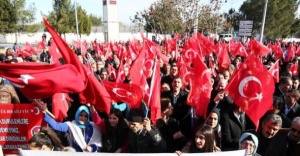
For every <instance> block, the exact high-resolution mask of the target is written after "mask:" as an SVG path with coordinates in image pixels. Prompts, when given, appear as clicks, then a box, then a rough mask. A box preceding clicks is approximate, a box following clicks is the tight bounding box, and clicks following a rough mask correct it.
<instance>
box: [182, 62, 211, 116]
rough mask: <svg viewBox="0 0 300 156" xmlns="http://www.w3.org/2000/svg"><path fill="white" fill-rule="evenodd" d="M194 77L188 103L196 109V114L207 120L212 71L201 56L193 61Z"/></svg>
mask: <svg viewBox="0 0 300 156" xmlns="http://www.w3.org/2000/svg"><path fill="white" fill-rule="evenodd" d="M193 65H194V77H193V79H192V82H191V90H190V93H189V95H188V99H187V103H188V104H189V105H191V106H194V107H195V110H196V114H197V115H200V116H202V117H203V118H206V111H207V107H208V104H209V101H210V95H211V89H212V82H211V71H210V70H209V69H208V68H207V67H206V65H205V64H204V63H203V61H202V60H201V59H200V56H197V57H196V59H194V61H193Z"/></svg>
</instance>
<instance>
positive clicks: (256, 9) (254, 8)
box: [240, 0, 299, 38]
mask: <svg viewBox="0 0 300 156" xmlns="http://www.w3.org/2000/svg"><path fill="white" fill-rule="evenodd" d="M264 2H265V1H264V0H247V1H245V2H244V3H243V4H242V6H241V8H240V11H241V12H242V14H243V16H244V17H246V19H247V20H253V29H254V34H257V33H260V29H261V25H262V15H263V9H264V4H265V3H264ZM298 4H299V0H271V1H268V8H267V14H266V21H265V29H264V35H265V37H266V38H280V37H287V36H288V35H290V34H291V30H292V29H291V27H292V25H293V23H294V20H295V14H296V11H297V8H298Z"/></svg>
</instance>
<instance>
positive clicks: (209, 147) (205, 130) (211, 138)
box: [190, 125, 215, 153]
mask: <svg viewBox="0 0 300 156" xmlns="http://www.w3.org/2000/svg"><path fill="white" fill-rule="evenodd" d="M197 132H201V133H202V134H203V135H204V136H205V145H204V147H203V149H197V147H196V142H195V140H194V141H193V143H192V148H191V151H190V153H195V152H197V151H198V152H199V150H200V151H202V152H213V151H214V145H215V135H214V131H213V129H212V128H211V127H210V126H209V125H204V126H201V127H199V128H197V129H196V131H195V135H196V133H197ZM195 135H194V137H195Z"/></svg>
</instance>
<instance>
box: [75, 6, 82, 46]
mask: <svg viewBox="0 0 300 156" xmlns="http://www.w3.org/2000/svg"><path fill="white" fill-rule="evenodd" d="M74 3H75V4H74V7H75V22H76V34H77V41H79V29H78V17H77V2H76V0H74ZM80 47H81V46H80Z"/></svg>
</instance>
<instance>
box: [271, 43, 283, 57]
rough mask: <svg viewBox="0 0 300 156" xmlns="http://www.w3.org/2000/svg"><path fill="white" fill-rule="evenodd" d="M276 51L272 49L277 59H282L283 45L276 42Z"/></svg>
mask: <svg viewBox="0 0 300 156" xmlns="http://www.w3.org/2000/svg"><path fill="white" fill-rule="evenodd" d="M273 48H274V49H272V50H273V51H274V53H275V58H277V59H281V58H282V57H283V50H282V48H281V44H280V42H279V41H276V42H275V45H274V46H273Z"/></svg>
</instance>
